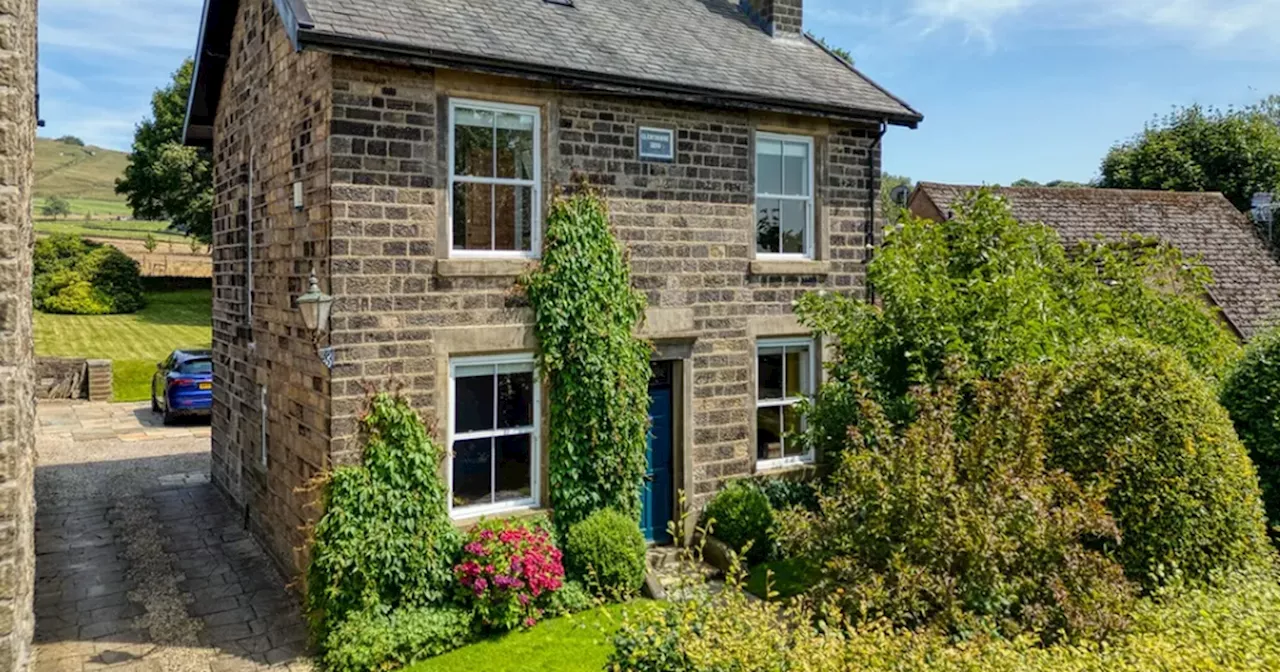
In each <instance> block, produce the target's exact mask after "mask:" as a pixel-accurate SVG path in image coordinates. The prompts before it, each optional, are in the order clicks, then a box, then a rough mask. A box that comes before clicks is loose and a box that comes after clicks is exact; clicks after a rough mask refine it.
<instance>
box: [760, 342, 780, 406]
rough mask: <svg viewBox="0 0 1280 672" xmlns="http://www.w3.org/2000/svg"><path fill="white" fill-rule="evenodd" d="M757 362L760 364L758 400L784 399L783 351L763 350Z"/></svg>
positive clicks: (778, 349)
mask: <svg viewBox="0 0 1280 672" xmlns="http://www.w3.org/2000/svg"><path fill="white" fill-rule="evenodd" d="M756 361H757V362H759V364H758V367H757V373H756V376H757V377H758V378H759V380H757V381H756V383H757V389H756V398H757V399H762V400H763V399H781V398H782V349H781V348H761V349H760V352H759V354H758V355H757V358H756Z"/></svg>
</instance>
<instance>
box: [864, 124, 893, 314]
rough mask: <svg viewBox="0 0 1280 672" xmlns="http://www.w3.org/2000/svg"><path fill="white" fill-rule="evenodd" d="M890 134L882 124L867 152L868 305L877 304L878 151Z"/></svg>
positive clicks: (865, 240)
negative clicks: (874, 266) (874, 272)
mask: <svg viewBox="0 0 1280 672" xmlns="http://www.w3.org/2000/svg"><path fill="white" fill-rule="evenodd" d="M888 132H889V125H888V124H887V123H885V122H883V121H882V122H880V133H879V134H877V135H876V141H875V142H873V143H871V149H870V151H868V152H867V229H866V232H865V233H864V234H863V236H862V242H863V243H865V244H866V248H867V251H866V254H864V255H862V260H863V263H862V273H863V277H864V278H865V280H864V281H863V282H865V283H866V285H867V303H872V304H873V303H875V302H876V288H875V287H873V286H872V285H871V274H870V273H869V272H868V271H869V270H870V268H871V262H872V261H873V260H874V259H875V256H876V203H877V202H878V201H879V200H880V193H879V191H878V190H877V189H876V185H878V184H880V179H881V176H880V175H877V174H876V150H877V149H879V148H880V144H881V141H883V140H884V135H885V133H888Z"/></svg>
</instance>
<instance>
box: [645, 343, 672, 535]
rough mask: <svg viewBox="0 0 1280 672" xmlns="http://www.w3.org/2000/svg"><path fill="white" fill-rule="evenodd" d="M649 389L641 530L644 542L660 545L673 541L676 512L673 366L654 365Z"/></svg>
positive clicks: (669, 364) (667, 364) (664, 364)
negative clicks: (674, 514) (668, 525)
mask: <svg viewBox="0 0 1280 672" xmlns="http://www.w3.org/2000/svg"><path fill="white" fill-rule="evenodd" d="M653 374H654V375H653V383H652V385H651V386H650V387H649V446H648V450H647V451H646V457H647V458H648V462H649V467H648V469H647V471H646V473H645V483H644V509H643V511H642V513H641V516H640V527H641V529H643V530H644V538H645V539H648V540H649V541H653V542H656V543H659V544H665V543H668V542H670V541H671V533H670V531H669V530H668V529H667V523H669V522H671V520H672V513H673V511H674V510H675V491H674V486H673V482H672V443H673V441H672V439H673V431H672V428H673V425H674V422H673V415H674V413H673V409H672V407H671V402H672V394H671V363H670V362H656V363H654V371H653Z"/></svg>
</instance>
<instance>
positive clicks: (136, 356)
mask: <svg viewBox="0 0 1280 672" xmlns="http://www.w3.org/2000/svg"><path fill="white" fill-rule="evenodd" d="M146 297H147V306H146V307H145V308H143V309H142V310H140V311H138V312H137V313H133V314H127V315H51V314H47V313H41V312H36V313H35V317H34V321H35V325H34V326H35V345H36V354H38V355H41V356H47V357H83V358H86V359H110V360H112V380H113V382H112V388H113V396H114V399H115V401H146V400H147V399H148V398H149V395H150V386H151V376H152V374H154V373H155V371H156V364H157V363H158V362H159V361H160V360H162V359H164V358H165V357H166V356H168V355H169V353H170V352H172V351H173V350H174V349H176V348H208V347H209V345H210V343H211V341H212V328H213V327H212V318H211V316H210V305H211V292H210V290H207V289H185V290H177V291H168V292H148V293H147V295H146Z"/></svg>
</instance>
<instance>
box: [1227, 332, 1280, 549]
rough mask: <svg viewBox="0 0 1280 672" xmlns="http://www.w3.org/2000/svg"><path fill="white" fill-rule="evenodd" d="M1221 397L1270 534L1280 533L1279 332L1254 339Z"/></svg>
mask: <svg viewBox="0 0 1280 672" xmlns="http://www.w3.org/2000/svg"><path fill="white" fill-rule="evenodd" d="M1221 398H1222V405H1223V406H1225V407H1226V409H1227V412H1228V413H1230V414H1231V421H1232V422H1233V423H1234V424H1235V427H1236V434H1238V435H1239V436H1240V440H1241V441H1242V442H1243V443H1244V445H1245V447H1246V448H1248V449H1249V456H1250V457H1252V458H1253V463H1254V465H1255V466H1256V467H1257V469H1258V480H1259V483H1260V485H1261V486H1262V501H1263V503H1264V504H1265V505H1266V509H1267V517H1268V518H1269V519H1270V525H1271V528H1272V531H1273V532H1275V533H1277V534H1280V329H1277V330H1273V331H1271V332H1268V333H1266V334H1263V335H1261V336H1257V337H1255V338H1254V339H1253V342H1252V343H1250V344H1249V347H1248V348H1247V349H1246V350H1245V355H1244V359H1243V360H1241V361H1240V362H1239V363H1238V364H1237V365H1236V367H1235V368H1234V369H1232V371H1231V373H1230V374H1229V375H1228V376H1227V379H1226V381H1225V383H1224V384H1223V387H1222V395H1221Z"/></svg>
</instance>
